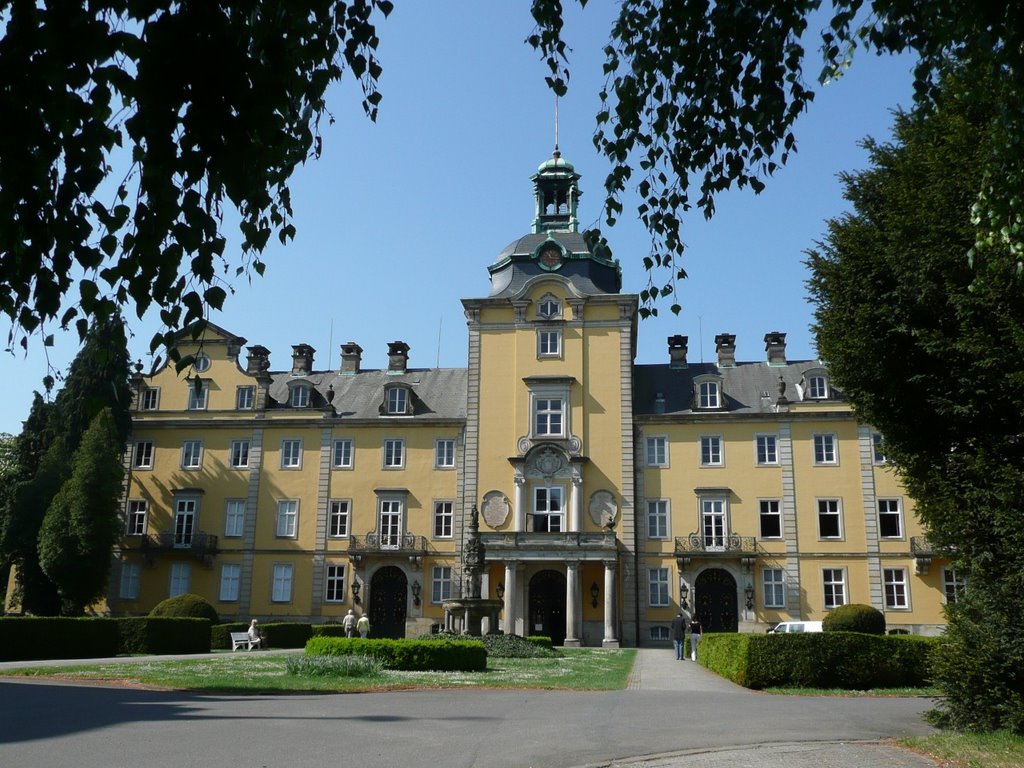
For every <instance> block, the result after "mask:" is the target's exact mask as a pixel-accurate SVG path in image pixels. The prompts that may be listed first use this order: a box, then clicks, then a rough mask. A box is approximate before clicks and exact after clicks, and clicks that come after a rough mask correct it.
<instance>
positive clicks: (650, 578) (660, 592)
mask: <svg viewBox="0 0 1024 768" xmlns="http://www.w3.org/2000/svg"><path fill="white" fill-rule="evenodd" d="M647 587H648V600H649V601H650V605H651V607H652V608H662V607H666V606H668V604H669V600H668V595H669V590H668V568H651V569H650V570H649V571H648V572H647Z"/></svg>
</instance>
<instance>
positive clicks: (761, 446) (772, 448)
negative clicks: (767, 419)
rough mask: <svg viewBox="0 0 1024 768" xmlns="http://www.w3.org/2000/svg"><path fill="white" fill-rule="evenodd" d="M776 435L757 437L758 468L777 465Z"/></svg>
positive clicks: (777, 448)
mask: <svg viewBox="0 0 1024 768" xmlns="http://www.w3.org/2000/svg"><path fill="white" fill-rule="evenodd" d="M778 440H779V439H778V437H777V436H776V435H758V436H757V441H756V442H757V463H758V466H762V467H763V466H768V465H772V464H778V463H779V444H778Z"/></svg>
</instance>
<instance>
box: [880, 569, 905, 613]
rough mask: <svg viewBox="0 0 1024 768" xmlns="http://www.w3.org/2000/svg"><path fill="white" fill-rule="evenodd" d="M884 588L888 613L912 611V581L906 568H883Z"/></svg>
mask: <svg viewBox="0 0 1024 768" xmlns="http://www.w3.org/2000/svg"><path fill="white" fill-rule="evenodd" d="M882 588H883V592H884V593H885V609H886V610H887V611H909V610H910V581H909V579H908V577H907V569H906V568H883V569H882Z"/></svg>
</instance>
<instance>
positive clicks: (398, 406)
mask: <svg viewBox="0 0 1024 768" xmlns="http://www.w3.org/2000/svg"><path fill="white" fill-rule="evenodd" d="M388 413H390V414H392V415H394V416H404V415H406V414H407V413H409V391H408V390H406V389H405V388H403V387H391V388H390V389H389V390H388Z"/></svg>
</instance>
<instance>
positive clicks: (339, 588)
mask: <svg viewBox="0 0 1024 768" xmlns="http://www.w3.org/2000/svg"><path fill="white" fill-rule="evenodd" d="M345 597H346V595H345V566H344V565H341V564H339V563H328V564H327V565H326V566H325V567H324V602H325V603H344V602H345Z"/></svg>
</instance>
